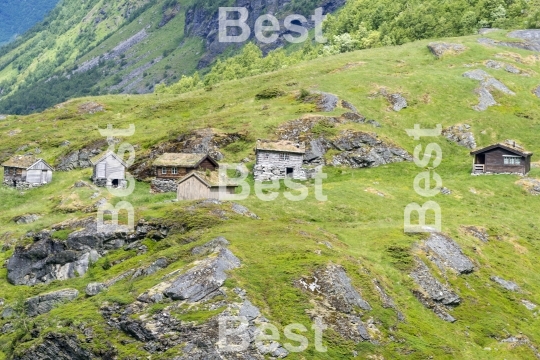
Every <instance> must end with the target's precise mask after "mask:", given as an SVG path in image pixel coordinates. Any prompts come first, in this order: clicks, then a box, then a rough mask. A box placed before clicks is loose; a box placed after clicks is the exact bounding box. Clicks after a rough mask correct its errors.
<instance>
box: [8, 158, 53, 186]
mask: <svg viewBox="0 0 540 360" xmlns="http://www.w3.org/2000/svg"><path fill="white" fill-rule="evenodd" d="M2 166H3V167H4V184H5V185H8V186H13V187H17V186H18V185H21V184H24V183H25V184H30V185H32V186H39V185H43V184H49V183H50V182H51V181H52V175H53V168H52V167H51V166H50V165H49V164H47V162H46V161H45V160H43V159H36V158H35V157H34V156H33V155H20V156H14V157H12V158H11V159H9V160H8V161H6V162H5V163H3V164H2Z"/></svg>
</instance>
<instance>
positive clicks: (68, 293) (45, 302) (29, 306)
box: [24, 289, 79, 317]
mask: <svg viewBox="0 0 540 360" xmlns="http://www.w3.org/2000/svg"><path fill="white" fill-rule="evenodd" d="M78 296H79V291H77V290H75V289H63V290H58V291H54V292H50V293H47V294H42V295H38V296H35V297H32V298H29V299H27V300H26V302H25V304H24V305H25V310H26V314H27V315H28V316H30V317H34V316H38V315H41V314H45V313H48V312H49V311H51V310H52V309H53V308H54V307H55V306H58V305H59V304H63V303H67V302H70V301H73V300H75V299H76V298H77V297H78Z"/></svg>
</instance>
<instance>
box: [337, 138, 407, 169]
mask: <svg viewBox="0 0 540 360" xmlns="http://www.w3.org/2000/svg"><path fill="white" fill-rule="evenodd" d="M331 144H332V145H333V147H334V148H336V149H337V150H340V151H342V152H341V153H340V154H338V155H335V156H334V157H333V158H332V162H331V164H332V165H334V166H343V165H345V166H349V167H351V168H364V167H378V166H381V165H385V164H390V163H396V162H404V161H412V156H411V155H409V153H407V151H405V150H403V149H401V148H398V147H396V146H394V145H390V144H386V143H384V142H383V141H381V140H379V139H378V138H377V137H376V136H373V135H371V134H367V133H363V132H353V131H350V130H345V131H343V132H342V133H341V134H340V135H338V137H337V138H336V139H334V140H333V141H332V143H331Z"/></svg>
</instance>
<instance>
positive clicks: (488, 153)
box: [471, 142, 533, 175]
mask: <svg viewBox="0 0 540 360" xmlns="http://www.w3.org/2000/svg"><path fill="white" fill-rule="evenodd" d="M471 155H472V156H473V157H474V163H473V174H475V175H478V174H522V175H525V174H527V173H528V172H529V171H530V170H531V156H532V155H533V154H532V153H531V152H528V151H525V150H524V149H523V148H522V147H521V146H518V145H516V143H515V142H507V143H504V144H501V143H499V144H494V145H490V146H487V147H485V148H481V149H477V150H474V151H472V152H471Z"/></svg>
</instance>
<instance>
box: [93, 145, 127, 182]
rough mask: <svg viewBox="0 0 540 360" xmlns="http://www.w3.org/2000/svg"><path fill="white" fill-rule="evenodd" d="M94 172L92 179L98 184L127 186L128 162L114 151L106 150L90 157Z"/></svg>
mask: <svg viewBox="0 0 540 360" xmlns="http://www.w3.org/2000/svg"><path fill="white" fill-rule="evenodd" d="M90 162H91V163H92V166H93V167H94V172H93V174H92V181H93V182H94V184H96V185H97V186H108V187H116V188H125V187H126V186H127V181H126V169H127V164H126V163H125V162H124V161H123V160H122V159H120V158H119V157H118V155H116V154H115V153H113V152H112V151H105V152H103V153H101V154H99V155H97V156H95V157H93V158H92V159H90Z"/></svg>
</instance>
